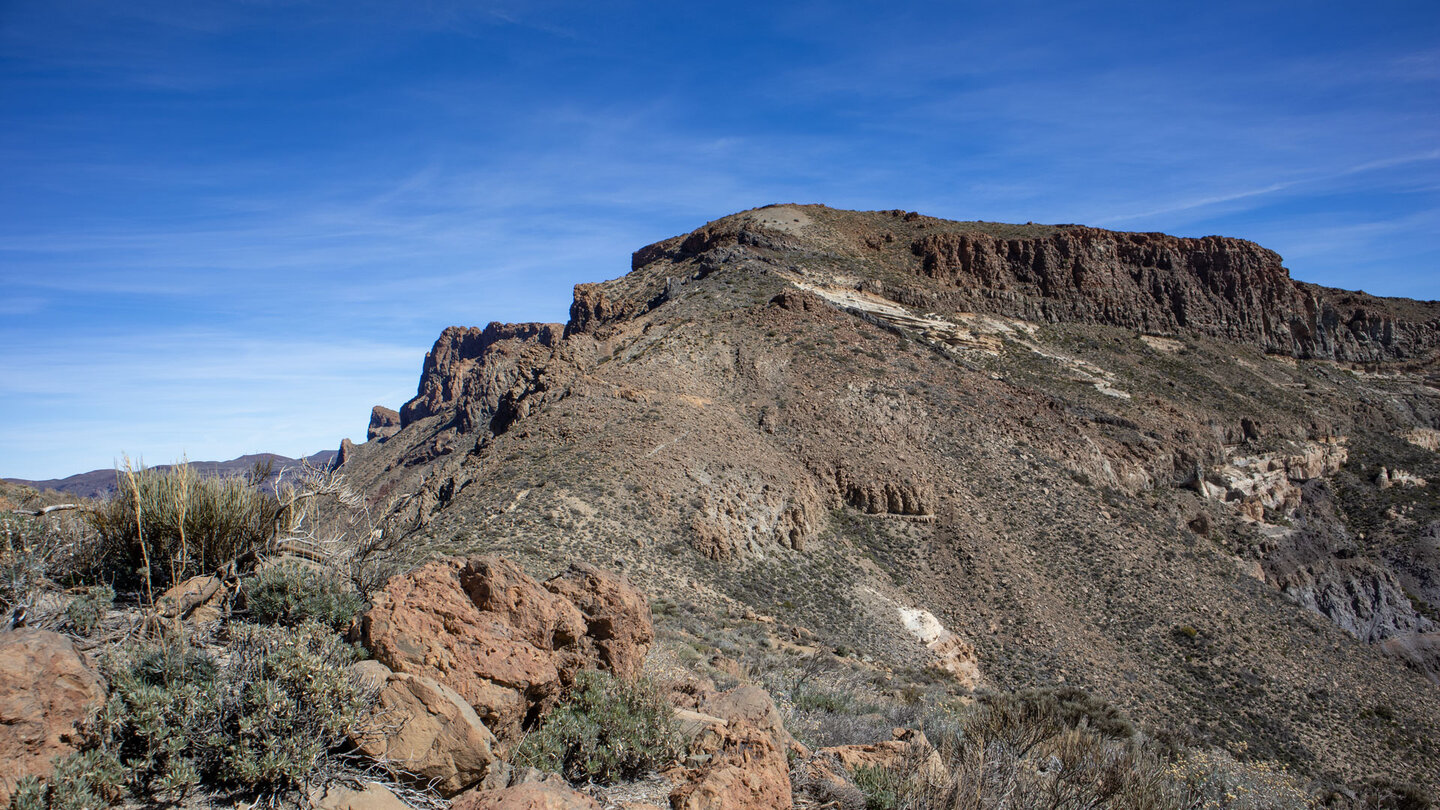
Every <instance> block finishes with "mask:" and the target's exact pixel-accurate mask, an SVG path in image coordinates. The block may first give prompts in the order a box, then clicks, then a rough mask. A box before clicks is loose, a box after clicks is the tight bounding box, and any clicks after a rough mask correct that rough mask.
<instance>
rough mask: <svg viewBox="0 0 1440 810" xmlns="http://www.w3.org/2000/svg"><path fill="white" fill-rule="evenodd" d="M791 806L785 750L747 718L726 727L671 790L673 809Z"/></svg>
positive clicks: (774, 809) (758, 809)
mask: <svg viewBox="0 0 1440 810" xmlns="http://www.w3.org/2000/svg"><path fill="white" fill-rule="evenodd" d="M792 806H793V802H792V798H791V794H790V768H789V765H788V764H787V762H786V759H785V752H784V751H783V750H782V749H781V748H780V747H779V746H778V745H776V743H775V740H774V739H773V738H772V737H771V736H770V735H769V734H767V733H766V732H764V731H762V730H760V729H758V728H756V727H755V726H753V725H750V724H748V723H745V722H743V721H742V722H738V723H733V724H730V725H729V726H727V727H726V729H725V736H724V738H723V740H722V742H721V747H720V748H719V750H718V751H716V752H715V753H714V754H713V755H711V758H710V760H709V761H708V762H706V763H705V764H704V765H703V766H702V767H700V768H698V769H693V770H690V771H688V772H686V773H685V774H684V781H682V782H681V783H680V784H679V785H678V786H677V787H676V788H675V789H674V790H673V791H672V792H671V793H670V807H671V808H673V810H787V809H788V808H790V807H792Z"/></svg>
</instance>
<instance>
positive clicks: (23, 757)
mask: <svg viewBox="0 0 1440 810" xmlns="http://www.w3.org/2000/svg"><path fill="white" fill-rule="evenodd" d="M104 700H105V683H104V681H103V680H101V678H100V676H99V674H97V673H96V672H95V670H94V669H93V668H91V666H90V663H89V662H88V661H87V660H86V658H85V656H84V654H82V653H81V652H80V651H79V650H78V649H77V648H76V647H75V644H74V642H72V641H70V639H68V638H66V637H65V636H62V635H60V634H59V633H52V632H50V631H49V630H41V629H38V628H32V627H27V628H22V629H19V630H6V631H0V762H3V763H5V767H4V768H0V806H8V805H9V802H10V795H11V792H12V791H13V790H14V789H15V785H16V782H17V780H19V778H20V777H22V776H27V775H33V776H48V775H49V774H50V773H52V772H53V771H54V764H53V762H52V760H53V759H55V758H56V757H61V756H64V755H66V754H69V753H71V752H73V751H75V750H76V735H77V725H78V724H79V723H81V722H82V721H84V720H85V719H86V717H87V716H88V714H89V712H90V710H91V709H92V708H93V707H94V706H96V705H97V704H99V703H101V702H103V701H104Z"/></svg>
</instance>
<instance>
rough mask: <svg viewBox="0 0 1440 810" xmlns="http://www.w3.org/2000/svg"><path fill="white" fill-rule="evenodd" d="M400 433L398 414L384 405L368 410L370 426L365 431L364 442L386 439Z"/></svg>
mask: <svg viewBox="0 0 1440 810" xmlns="http://www.w3.org/2000/svg"><path fill="white" fill-rule="evenodd" d="M399 432H400V412H399V411H396V410H391V409H390V408H387V407H385V406H384V405H376V406H375V407H373V408H371V409H370V426H369V427H367V428H366V429H365V441H367V442H370V441H374V440H376V439H388V438H390V437H391V436H394V435H395V434H396V433H399Z"/></svg>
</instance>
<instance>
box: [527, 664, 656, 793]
mask: <svg viewBox="0 0 1440 810" xmlns="http://www.w3.org/2000/svg"><path fill="white" fill-rule="evenodd" d="M678 750H679V741H678V737H677V734H676V731H675V728H674V724H673V721H672V720H671V710H670V705H669V703H667V702H666V701H665V699H664V698H663V697H662V696H661V695H660V693H659V692H658V691H657V690H656V689H655V687H654V685H652V684H651V683H650V682H649V681H647V680H645V679H640V680H637V681H635V682H633V683H627V682H625V681H621V680H619V679H617V678H615V677H614V676H611V675H609V674H607V673H604V672H595V671H584V672H581V673H579V675H578V677H577V678H576V680H575V685H574V687H573V688H572V689H571V691H570V694H569V695H568V696H567V697H566V699H565V700H564V701H563V702H562V703H561V704H560V705H559V706H558V707H556V708H555V709H554V710H553V711H552V712H551V713H550V714H549V715H547V716H546V717H545V719H544V720H543V722H542V724H541V726H540V728H539V729H538V730H536V731H533V732H531V733H530V734H529V735H528V736H526V738H525V740H524V742H522V743H521V745H520V747H519V748H518V749H517V750H516V752H515V756H514V761H515V762H516V763H517V764H523V765H529V766H532V767H536V768H540V769H541V770H546V771H551V772H553V773H558V774H560V775H562V776H564V777H565V778H566V779H568V780H570V781H571V782H587V781H594V782H599V783H607V782H613V781H616V780H619V779H634V778H636V777H638V776H641V775H642V774H644V773H646V772H647V771H650V770H653V769H655V768H657V767H659V766H661V765H664V764H666V763H668V762H670V761H671V760H672V759H674V757H675V756H676V754H677V752H678Z"/></svg>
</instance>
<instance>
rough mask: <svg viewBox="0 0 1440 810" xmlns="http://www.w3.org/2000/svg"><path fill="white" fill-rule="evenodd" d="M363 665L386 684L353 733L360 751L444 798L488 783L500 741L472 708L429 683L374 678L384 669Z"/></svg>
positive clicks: (393, 676) (387, 675)
mask: <svg viewBox="0 0 1440 810" xmlns="http://www.w3.org/2000/svg"><path fill="white" fill-rule="evenodd" d="M363 663H364V664H367V665H370V667H369V669H370V672H369V673H367V675H368V676H369V677H371V678H372V679H373V678H375V677H377V676H378V677H379V678H381V679H382V683H381V684H380V690H379V695H378V697H377V698H376V703H375V708H374V709H373V710H372V712H371V714H370V716H369V718H367V720H366V721H364V722H362V723H361V724H359V726H357V728H356V729H355V730H354V731H353V732H351V735H350V738H351V740H352V741H353V742H354V743H355V747H356V748H358V749H359V750H360V751H361V752H362V753H364V754H365V755H366V756H368V757H370V758H371V759H374V760H376V761H379V762H383V763H385V764H386V765H387V766H390V767H393V768H394V769H395V773H396V775H402V776H404V777H405V778H409V779H415V780H418V781H419V782H421V783H423V784H427V785H429V786H430V787H432V788H433V789H434V790H435V791H437V792H438V793H440V795H442V796H453V795H455V794H456V793H459V792H460V791H462V790H465V789H466V788H468V787H471V786H472V785H475V784H477V783H478V782H480V780H482V779H484V778H485V775H486V774H487V773H488V772H489V770H490V767H491V765H492V764H493V763H494V762H495V760H496V756H495V753H494V749H495V748H496V747H497V741H496V739H495V735H493V734H491V733H490V729H488V728H486V727H485V724H484V723H482V722H481V721H480V717H479V716H478V715H477V714H475V710H474V709H473V708H471V706H470V704H468V703H466V702H465V700H464V699H463V698H461V697H460V695H459V694H458V693H456V692H455V690H453V689H451V688H449V687H447V686H445V685H444V684H441V683H439V682H437V681H435V680H433V679H431V678H426V677H424V676H419V675H409V674H406V673H401V672H388V671H383V672H376V671H374V670H375V669H376V668H381V667H383V666H384V665H383V664H380V663H378V662H376V661H366V662H363Z"/></svg>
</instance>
